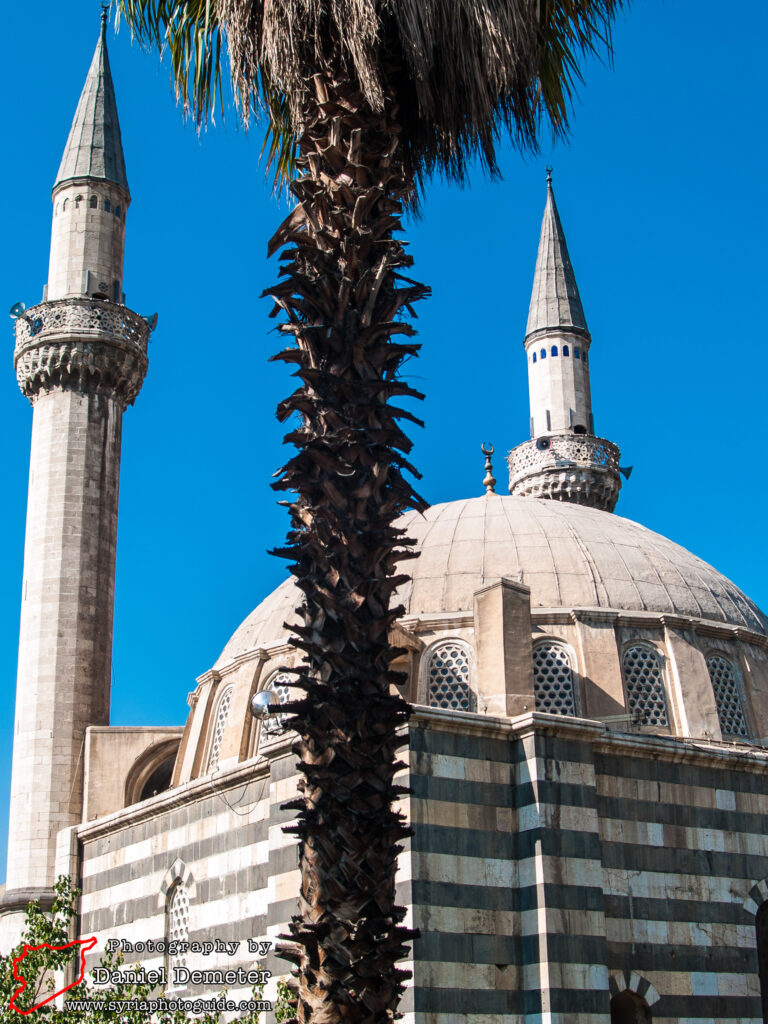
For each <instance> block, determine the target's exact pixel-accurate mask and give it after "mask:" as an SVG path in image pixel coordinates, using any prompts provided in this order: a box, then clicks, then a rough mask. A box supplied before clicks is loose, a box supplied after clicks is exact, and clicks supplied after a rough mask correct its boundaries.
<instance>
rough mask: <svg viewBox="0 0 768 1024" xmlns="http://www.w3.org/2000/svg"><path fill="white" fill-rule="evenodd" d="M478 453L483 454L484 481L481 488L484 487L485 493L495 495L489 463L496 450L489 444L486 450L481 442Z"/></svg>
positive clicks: (490, 464) (494, 482) (493, 477)
mask: <svg viewBox="0 0 768 1024" xmlns="http://www.w3.org/2000/svg"><path fill="white" fill-rule="evenodd" d="M480 451H481V452H482V453H483V455H485V479H484V480H483V487H485V493H486V494H495V493H496V491H495V490H494V488H495V487H496V477H495V476H494V475H493V464H492V463H491V456H492V455H493V453H494V452H495V451H496V449H495V448H494V447H493V445H492V444H489V445H488V447H487V448H486V447H485V442H484V441H483V442H482V444H481V445H480Z"/></svg>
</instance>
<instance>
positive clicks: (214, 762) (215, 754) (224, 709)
mask: <svg viewBox="0 0 768 1024" xmlns="http://www.w3.org/2000/svg"><path fill="white" fill-rule="evenodd" d="M232 690H233V687H231V686H229V687H227V689H226V690H225V691H224V693H222V695H221V699H220V700H219V706H218V708H217V710H216V724H215V725H214V727H213V741H212V742H211V753H210V756H209V757H208V771H209V772H212V771H215V770H216V768H218V766H219V754H220V753H221V741H222V740H223V739H224V728H225V726H226V724H227V718H228V717H229V706H230V704H231V703H232Z"/></svg>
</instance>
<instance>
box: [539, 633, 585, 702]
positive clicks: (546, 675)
mask: <svg viewBox="0 0 768 1024" xmlns="http://www.w3.org/2000/svg"><path fill="white" fill-rule="evenodd" d="M533 696H534V703H535V706H536V710H537V711H546V712H548V713H549V714H550V715H575V714H576V701H575V699H574V695H573V669H572V668H571V659H570V657H569V655H568V650H567V649H566V647H565V645H564V644H561V643H558V642H557V641H556V640H546V641H544V642H543V643H540V644H536V646H535V647H534V648H533Z"/></svg>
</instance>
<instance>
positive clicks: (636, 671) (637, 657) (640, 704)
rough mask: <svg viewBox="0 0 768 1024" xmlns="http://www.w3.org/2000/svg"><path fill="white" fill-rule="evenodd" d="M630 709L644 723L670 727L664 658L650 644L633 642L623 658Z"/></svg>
mask: <svg viewBox="0 0 768 1024" xmlns="http://www.w3.org/2000/svg"><path fill="white" fill-rule="evenodd" d="M621 667H622V671H623V673H624V687H625V689H626V692H627V710H628V711H629V712H630V714H632V715H634V716H635V718H636V719H637V721H638V722H639V724H640V725H652V726H668V725H669V714H668V712H667V697H666V693H665V691H664V677H663V675H662V670H661V658H660V657H659V654H658V652H657V651H656V650H655V648H653V647H651V646H650V644H632V645H631V646H630V647H628V648H627V649H626V650H625V651H624V657H623V658H622V660H621Z"/></svg>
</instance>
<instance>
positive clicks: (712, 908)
mask: <svg viewBox="0 0 768 1024" xmlns="http://www.w3.org/2000/svg"><path fill="white" fill-rule="evenodd" d="M130 201H131V197H130V193H129V189H128V180H127V176H126V170H125V162H124V159H123V151H122V145H121V139H120V129H119V123H118V115H117V106H116V102H115V94H114V88H113V83H112V79H111V75H110V69H109V61H108V56H107V48H106V35H105V29H104V27H102V33H101V36H100V39H99V41H98V44H97V47H96V52H95V54H94V58H93V62H92V64H91V67H90V70H89V72H88V76H87V79H86V83H85V87H84V89H83V92H82V96H81V98H80V102H79V105H78V107H77V112H76V114H75V119H74V122H73V124H72V128H71V131H70V134H69V138H68V141H67V145H66V149H65V152H64V156H63V158H62V162H61V166H60V168H59V172H58V175H57V178H56V184H55V185H54V188H53V227H52V235H51V253H50V269H49V275H48V283H47V286H46V288H45V292H44V296H43V301H42V302H41V303H40V304H38V305H36V306H34V307H33V308H31V309H27V310H23V309H17V310H16V312H17V313H18V318H17V320H16V349H15V366H16V373H17V377H18V382H19V386H20V388H21V390H22V393H23V394H24V395H25V396H26V397H27V398H28V399H29V401H30V402H31V404H32V408H33V418H32V445H31V466H30V483H29V505H28V519H27V533H26V545H25V561H24V580H23V598H22V601H23V603H22V614H21V635H20V647H19V668H18V684H17V695H16V723H15V733H14V737H15V738H14V751H13V777H12V794H11V809H10V830H9V834H10V836H11V839H10V847H9V853H8V871H7V879H6V884H5V887H4V889H3V890H2V895H1V897H0V912H1V913H2V919H1V920H0V937H1V939H2V947H1V948H3V949H5V950H7V949H8V948H9V946H10V944H11V942H12V941H14V940H15V939H16V938H17V937H18V933H19V923H20V921H21V917H22V911H23V908H24V907H25V905H26V903H27V902H28V901H29V900H30V899H32V898H37V899H39V900H40V902H41V904H42V905H43V906H44V907H45V906H46V905H47V906H50V900H51V886H52V884H53V882H54V880H55V878H56V877H57V876H58V875H59V874H67V875H69V876H71V877H72V878H73V880H74V881H75V882H76V884H77V885H78V886H79V887H80V888H81V890H82V896H81V898H80V903H79V908H78V916H77V918H76V933H77V935H79V936H82V937H86V936H92V935H96V936H97V937H98V940H99V941H98V947H97V951H96V952H97V954H100V953H101V952H102V951H103V949H104V947H105V945H106V943H107V942H108V941H109V940H120V941H122V942H123V943H124V944H125V946H126V947H128V946H130V945H133V946H134V947H135V946H136V945H138V944H140V943H154V944H155V945H154V947H150V949H152V950H153V951H152V952H150V953H149V954H147V952H146V947H145V949H144V950H143V951H141V952H139V951H135V950H134V952H128V954H127V956H126V961H127V963H128V964H132V963H136V962H138V961H141V963H142V964H143V966H144V967H145V968H147V969H153V968H158V967H163V966H165V967H167V968H171V967H174V966H185V967H187V968H189V969H214V968H227V969H234V970H235V971H237V970H238V969H239V968H243V969H250V968H252V967H253V966H254V963H255V962H258V964H259V965H260V966H261V967H263V968H265V969H267V970H269V971H272V972H273V975H274V977H273V978H272V980H271V982H270V985H269V986H268V988H267V991H266V995H267V997H269V996H271V995H273V994H274V983H275V979H276V978H277V976H278V975H280V974H284V973H285V972H286V967H285V965H284V962H283V961H282V960H280V959H279V958H278V957H276V956H275V955H274V952H269V953H268V954H267V955H266V956H262V957H261V959H258V954H257V953H255V952H253V951H252V949H249V943H248V940H249V939H251V940H259V941H260V942H262V943H265V944H267V943H269V942H272V941H274V939H275V938H276V936H278V935H279V934H280V933H281V932H284V931H285V928H286V924H287V921H288V920H289V919H290V917H291V915H292V913H294V912H295V905H296V893H297V888H298V870H297V856H296V850H295V848H294V847H295V843H294V840H293V838H292V837H291V836H287V835H285V834H284V833H283V825H284V824H285V823H286V821H287V820H289V818H290V812H287V811H284V810H281V805H282V804H283V803H284V802H285V801H286V800H287V799H289V798H290V797H291V796H292V795H293V794H294V790H295V781H296V773H295V757H294V756H293V755H292V754H291V750H290V746H291V736H290V735H289V734H287V733H286V731H285V729H284V727H283V724H282V719H281V714H280V712H279V703H280V702H281V701H282V700H284V699H285V697H286V694H287V690H286V686H285V684H286V682H287V676H286V674H285V669H286V668H289V667H290V666H291V665H292V664H294V663H295V659H296V657H297V653H296V652H295V651H294V649H293V648H292V647H291V646H290V645H289V643H288V634H287V629H286V627H285V625H284V623H286V622H290V620H291V617H292V616H293V615H294V609H295V606H296V604H297V591H296V590H295V589H294V586H293V584H292V582H290V581H286V582H284V583H283V584H282V585H281V586H279V587H278V588H277V590H276V591H275V592H274V593H272V594H270V595H267V596H266V597H265V598H264V600H263V601H262V602H261V603H260V604H259V605H258V607H257V608H256V609H255V610H254V611H253V612H252V613H251V614H250V615H249V616H248V618H247V619H246V620H245V621H244V622H243V623H242V624H241V625H240V626H238V628H237V629H236V630H235V631H234V633H233V634H232V638H231V639H230V641H229V643H227V645H226V647H225V648H224V650H223V651H222V653H221V655H220V657H219V658H218V660H217V661H216V663H215V664H214V665H212V666H211V667H210V669H208V671H206V672H204V673H203V674H202V675H201V676H200V677H199V679H198V680H197V687H196V689H195V690H194V691H193V692H192V693H191V694H190V695H189V698H188V703H189V714H188V717H187V721H186V723H185V724H184V725H183V726H179V727H178V728H123V727H121V728H115V727H111V726H110V725H109V704H110V664H111V645H112V617H113V597H114V569H115V546H116V536H117V498H118V483H119V472H120V437H121V422H122V416H123V412H124V411H125V409H126V408H127V406H128V405H131V404H132V403H133V402H134V400H135V399H136V398H137V396H138V394H139V391H140V389H141V385H142V382H143V379H144V375H145V373H146V371H147V365H148V364H147V342H148V338H149V334H150V331H151V329H152V327H153V324H152V323H151V322H147V320H145V319H144V318H142V317H140V316H138V315H137V314H135V313H134V312H132V311H131V310H130V309H128V308H127V307H126V306H125V304H124V295H123V246H124V238H125V230H126V222H127V212H128V209H129V204H130ZM525 354H526V360H527V368H528V377H529V383H530V406H531V438H530V440H527V441H525V442H523V443H522V444H519V445H518V446H517V447H516V448H514V449H513V450H512V451H511V452H510V454H509V457H508V465H509V494H504V495H502V494H497V493H495V489H494V488H495V483H496V481H495V480H494V478H493V469H492V466H491V463H490V452H489V455H488V463H487V475H486V480H485V487H486V493H485V494H483V495H482V496H479V497H469V498H463V499H459V500H456V501H451V502H448V503H446V504H442V505H436V506H433V507H431V508H430V509H429V510H428V511H427V512H426V514H425V515H423V516H422V515H420V514H417V513H410V514H408V515H406V516H405V517H404V518H403V525H404V526H406V527H407V531H408V534H409V535H410V536H411V537H414V538H416V540H417V543H418V548H419V551H420V557H419V558H418V559H416V560H415V561H413V562H410V563H409V566H408V569H409V572H410V573H411V574H412V580H411V581H410V582H409V583H408V584H407V585H405V586H404V587H403V588H402V590H401V592H400V593H399V595H398V597H399V600H400V601H401V602H402V604H403V605H404V608H405V612H404V614H403V616H402V617H401V619H400V620H399V621H398V623H397V624H396V627H395V629H394V633H395V639H396V642H397V644H398V646H400V647H402V648H404V649H405V650H406V651H407V654H406V655H404V656H403V658H402V665H401V667H402V668H403V670H404V671H405V672H406V673H407V678H408V682H407V686H406V687H405V688H404V691H403V693H404V696H405V697H407V699H408V700H409V701H410V702H411V703H412V704H413V709H414V713H413V716H412V718H411V720H410V723H409V725H408V727H407V728H405V729H404V731H403V735H402V744H403V750H402V758H403V760H404V761H405V762H406V764H407V769H404V770H403V772H402V778H401V779H400V781H401V782H402V783H404V784H406V785H408V786H409V787H410V789H411V795H410V796H409V797H407V798H405V799H404V802H403V806H404V810H405V811H406V813H407V815H408V817H409V819H410V821H411V823H412V826H413V836H412V838H411V839H410V840H409V841H408V843H407V844H406V849H405V851H404V853H403V854H402V855H401V857H400V863H399V874H398V894H399V899H400V901H401V902H402V904H403V905H405V906H407V907H408V913H409V923H410V924H411V925H412V926H414V927H416V928H418V930H419V933H420V935H419V938H418V939H416V940H415V941H414V942H413V948H412V952H411V955H410V962H409V964H408V966H409V968H410V969H411V970H412V972H413V978H412V980H411V981H410V982H409V987H408V989H407V991H406V994H405V996H404V999H403V1002H402V1006H401V1009H402V1011H403V1013H404V1020H405V1021H406V1024H454V1022H471V1024H565V1022H568V1024H609V1022H614V1024H627V1022H636V1024H637V1022H649V1021H654V1022H656V1024H672V1022H673V1021H674V1022H683V1021H684V1022H686V1024H688V1022H693V1021H697V1022H699V1024H714V1022H715V1021H717V1022H726V1021H727V1022H729V1024H730V1022H734V1024H735V1022H737V1021H738V1022H741V1024H757V1022H759V1021H768V620H767V619H766V617H765V616H764V615H763V614H762V612H761V611H760V610H759V609H758V608H757V607H756V606H755V604H754V603H753V602H752V601H751V600H750V599H749V598H748V597H747V596H746V595H745V594H743V593H742V592H741V591H740V590H739V589H738V588H737V587H736V586H734V585H733V584H732V583H731V582H730V581H729V580H727V579H726V578H725V577H724V576H722V575H721V574H720V573H719V572H717V571H716V570H715V569H714V568H712V567H711V566H709V565H707V564H706V563H705V562H703V561H701V560H700V559H699V558H697V557H696V556H695V555H693V554H691V553H690V552H688V551H686V550H685V549H684V548H682V547H679V546H678V545H677V544H674V543H672V542H671V541H669V540H666V539H665V538H664V537H661V536H659V535H658V534H656V533H653V532H651V531H650V530H647V529H646V528H645V527H643V526H641V525H639V524H637V523H634V522H630V521H628V520H626V519H623V518H621V517H620V516H618V515H616V514H615V513H614V507H615V505H616V502H617V499H618V497H619V490H620V487H621V481H622V467H620V464H619V459H620V456H619V450H618V448H617V447H616V445H615V444H613V443H612V442H611V441H609V440H606V439H604V438H601V437H600V436H599V435H598V434H597V433H596V428H595V424H594V420H593V413H592V400H591V394H590V377H589V374H590V362H591V358H592V352H591V337H590V333H589V329H588V327H587V321H586V317H585V314H584V310H583V308H582V304H581V300H580V297H579V291H578V288H577V285H576V278H575V275H574V271H573V268H572V266H571V262H570V259H569V256H568V250H567V247H566V242H565V235H564V232H563V227H562V224H561V221H560V218H559V215H558V211H557V207H556V205H555V197H554V193H553V189H552V184H551V181H550V182H548V185H547V196H546V206H545V210H544V219H543V223H542V229H541V238H540V242H539V249H538V255H537V260H536V269H535V276H534V284H533V294H532V298H531V305H530V311H529V317H528V325H527V330H526V334H525ZM132 415H141V412H140V408H139V411H138V412H136V413H135V414H132ZM626 472H627V471H626V470H624V474H625V475H626ZM262 691H263V692H267V693H268V694H270V695H271V697H270V700H271V701H272V705H271V708H272V711H271V713H270V714H269V715H268V716H267V717H266V718H265V719H263V720H260V719H258V718H255V717H253V716H252V715H251V714H249V706H250V704H251V701H252V698H253V697H254V695H255V694H256V693H258V692H262ZM170 939H177V940H189V941H190V942H192V941H195V940H199V941H201V942H202V941H206V942H209V943H211V944H212V945H213V946H215V947H216V946H217V949H213V950H208V949H207V947H206V950H205V951H204V952H203V951H198V952H195V951H193V950H192V949H190V950H188V951H187V952H186V953H184V952H179V951H178V950H177V951H176V952H172V951H171V947H168V948H167V949H165V951H158V946H160V947H162V944H163V942H166V941H167V940H170ZM225 943H227V944H229V945H227V946H226V947H225V946H224V944H225ZM262 950H266V945H265V946H263V947H262ZM169 974H170V972H169ZM172 991H176V992H182V993H191V994H195V993H199V992H211V991H213V990H212V989H211V987H210V986H207V987H206V985H205V984H203V985H197V986H196V985H192V984H186V985H185V984H183V983H180V984H179V986H178V987H177V988H176V989H172ZM238 991H239V990H237V988H235V989H232V993H233V994H235V995H236V994H238ZM240 991H242V992H243V993H245V994H248V993H249V992H250V989H249V987H248V986H244V987H243V988H242V990H240ZM268 1019H269V1018H268Z"/></svg>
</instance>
